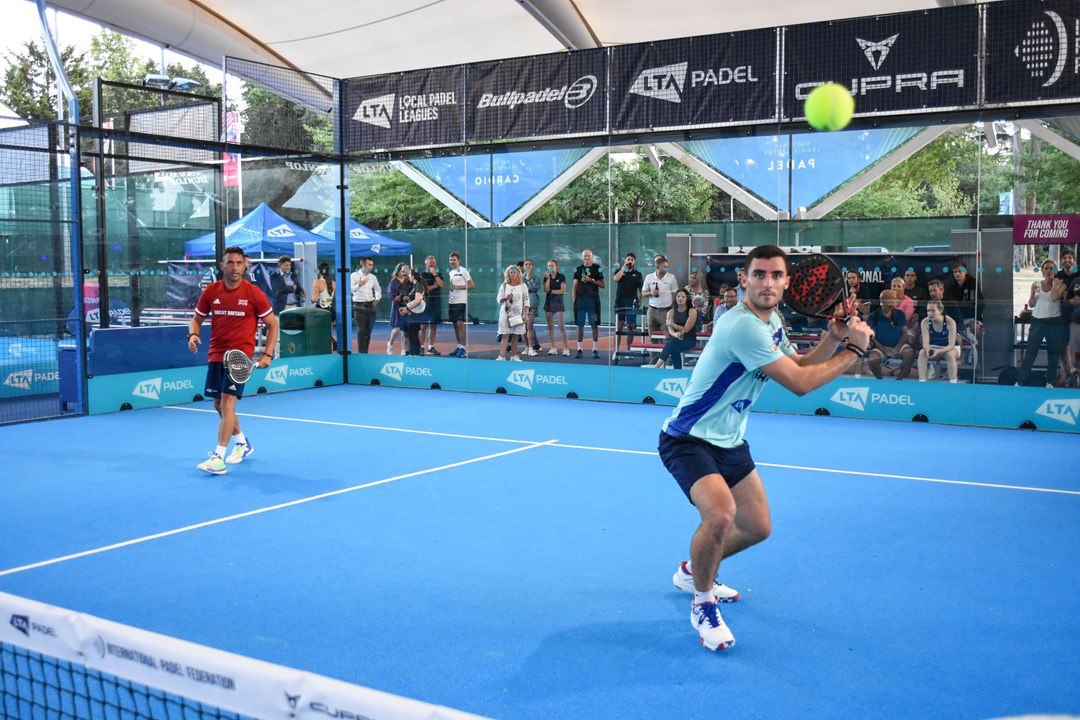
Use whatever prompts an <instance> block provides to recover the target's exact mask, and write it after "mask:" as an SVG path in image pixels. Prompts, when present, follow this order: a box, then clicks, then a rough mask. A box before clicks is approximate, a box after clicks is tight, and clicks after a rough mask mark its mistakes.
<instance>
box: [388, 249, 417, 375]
mask: <svg viewBox="0 0 1080 720" xmlns="http://www.w3.org/2000/svg"><path fill="white" fill-rule="evenodd" d="M411 274H412V268H410V267H409V265H408V263H398V264H397V267H396V268H394V277H392V278H390V283H389V285H387V287H386V296H387V297H388V298H390V339H389V340H387V342H386V354H387V355H393V354H394V340H395V339H398V338H400V339H401V354H402V355H404V354H405V338H404V331H403V330H402V328H404V327H405V320H406V316H405V313H403V312H401V308H403V307H405V301H406V300H407V299H408V298H407V297H406V296H405V295H402V288H403V287H404V286H406V284H411V281H410V279H409V277H410V275H411Z"/></svg>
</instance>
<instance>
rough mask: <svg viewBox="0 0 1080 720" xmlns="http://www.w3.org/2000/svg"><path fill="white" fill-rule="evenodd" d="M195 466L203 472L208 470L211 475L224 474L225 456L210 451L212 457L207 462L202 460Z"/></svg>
mask: <svg viewBox="0 0 1080 720" xmlns="http://www.w3.org/2000/svg"><path fill="white" fill-rule="evenodd" d="M195 467H197V468H199V469H200V470H202V471H203V472H208V473H210V474H211V475H224V474H225V458H223V457H221V456H220V455H218V454H217V453H213V452H212V453H210V459H209V460H206V461H205V462H201V463H199V464H198V465H196V466H195Z"/></svg>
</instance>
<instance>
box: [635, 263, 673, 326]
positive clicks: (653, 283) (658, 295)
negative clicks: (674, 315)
mask: <svg viewBox="0 0 1080 720" xmlns="http://www.w3.org/2000/svg"><path fill="white" fill-rule="evenodd" d="M653 267H654V268H655V270H654V271H653V272H651V273H649V274H648V275H646V276H645V287H644V290H642V293H641V294H642V297H647V298H649V312H648V321H649V334H650V335H652V334H655V333H659V332H661V331H662V330H663V328H664V326H665V325H666V324H667V314H668V310H670V309H671V304H672V303H673V302H674V301H675V292H676V291H677V290H678V289H679V281H678V280H676V279H675V276H674V275H672V274H671V273H669V272H668V271H667V268H668V261H667V258H666V257H664V256H663V255H657V256H656V257H655V258H654V259H653Z"/></svg>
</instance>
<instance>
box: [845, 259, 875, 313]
mask: <svg viewBox="0 0 1080 720" xmlns="http://www.w3.org/2000/svg"><path fill="white" fill-rule="evenodd" d="M844 280H845V282H846V283H847V291H848V297H853V298H858V299H859V300H860V301H861V302H859V304H858V306H857V307H858V311H859V317H860V318H862V319H863V320H865V319H866V318H867V316H868V315H869V314H870V303H868V302H866V298H865V297H863V293H862V278H861V277H860V276H859V271H858V270H848V271H847V273H846V274H845V275H844Z"/></svg>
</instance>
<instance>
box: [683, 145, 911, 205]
mask: <svg viewBox="0 0 1080 720" xmlns="http://www.w3.org/2000/svg"><path fill="white" fill-rule="evenodd" d="M921 130H922V128H917V127H916V128H888V129H880V130H874V129H870V130H859V131H855V132H847V133H806V134H801V135H793V136H791V137H790V142H791V145H790V146H789V145H788V141H789V137H788V136H778V135H765V136H761V137H745V138H721V139H716V140H691V141H688V142H684V143H682V146H683V148H685V149H686V151H687V152H689V153H690V154H692V155H694V156H695V157H697V158H698V159H699V160H701V161H702V162H704V163H706V164H707V165H709V166H710V167H712V168H714V169H715V170H716V171H717V172H719V173H721V174H723V175H724V176H726V177H729V178H731V179H732V180H734V181H735V182H737V183H738V184H739V185H741V186H742V187H744V188H746V189H747V190H750V191H751V192H753V193H754V194H756V195H757V196H758V197H760V198H761V199H763V200H765V201H766V202H768V203H769V204H770V205H772V206H773V207H775V208H777V209H778V210H787V211H789V212H790V213H791V214H792V215H793V216H794V214H795V211H796V209H798V208H800V207H804V208H811V207H813V206H814V205H815V204H817V202H818V201H819V200H821V199H822V198H824V197H826V196H827V195H829V194H830V193H831V192H832V191H834V190H836V189H837V188H839V187H840V186H841V185H843V184H844V183H846V182H847V181H848V180H850V179H851V178H853V177H855V176H856V175H858V174H859V173H861V172H862V171H863V170H865V169H867V168H869V167H870V166H872V165H874V164H875V163H877V162H878V161H879V160H881V159H882V158H884V157H887V156H888V155H889V154H891V153H892V152H893V151H894V150H896V148H898V147H900V146H901V145H903V144H904V143H905V142H907V141H908V140H910V139H911V138H912V137H914V136H915V135H917V134H918V133H919V132H920V131H921ZM789 173H790V174H791V183H790V187H789V184H788V174H789ZM778 180H779V182H778ZM789 197H790V199H791V202H790V204H789V203H788V198H789Z"/></svg>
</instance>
